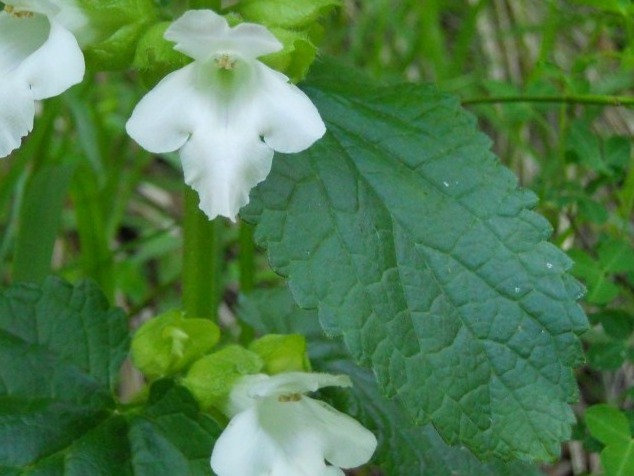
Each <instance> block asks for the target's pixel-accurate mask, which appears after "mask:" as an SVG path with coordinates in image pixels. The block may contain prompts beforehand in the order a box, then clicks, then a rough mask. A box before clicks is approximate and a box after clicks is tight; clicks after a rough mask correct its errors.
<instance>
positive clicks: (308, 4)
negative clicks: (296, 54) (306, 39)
mask: <svg viewBox="0 0 634 476" xmlns="http://www.w3.org/2000/svg"><path fill="white" fill-rule="evenodd" d="M340 4H341V2H340V1H339V0H242V1H240V2H239V3H238V4H237V5H236V11H237V12H238V13H240V15H242V17H243V18H244V19H245V20H246V21H250V22H254V23H260V24H262V25H265V26H267V27H281V28H287V29H306V28H308V27H310V26H311V25H312V24H313V23H315V22H316V21H317V20H319V18H320V17H321V16H323V15H325V14H326V13H328V12H329V11H330V10H332V9H333V8H334V7H337V6H339V5H340Z"/></svg>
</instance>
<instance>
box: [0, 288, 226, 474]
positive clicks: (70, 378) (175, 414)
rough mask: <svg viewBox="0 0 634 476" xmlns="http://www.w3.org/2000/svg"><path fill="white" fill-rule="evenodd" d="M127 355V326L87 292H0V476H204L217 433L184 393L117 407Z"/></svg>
mask: <svg viewBox="0 0 634 476" xmlns="http://www.w3.org/2000/svg"><path fill="white" fill-rule="evenodd" d="M127 351H128V330H127V319H126V317H125V315H124V314H123V312H121V311H120V310H115V309H110V308H109V306H108V303H107V302H106V300H105V298H104V297H103V295H102V294H101V292H100V291H99V290H98V289H97V287H96V286H95V285H94V284H91V283H88V282H84V283H81V284H78V285H77V286H75V287H73V286H71V285H69V284H67V283H64V282H62V281H59V280H56V279H52V278H50V279H47V280H46V281H45V282H44V284H43V286H42V287H38V286H35V285H15V286H12V287H10V288H9V289H7V290H6V291H4V292H3V293H0V474H2V475H23V474H24V475H26V474H29V475H47V476H57V475H104V476H112V475H117V476H119V475H121V476H125V475H132V474H135V475H148V476H149V475H152V476H163V475H164V476H171V475H173V474H189V475H210V474H211V469H210V467H209V455H210V453H211V448H212V445H213V442H214V441H215V438H216V437H217V435H218V433H219V430H218V427H217V425H216V424H215V423H214V422H213V421H212V420H211V419H209V417H207V416H204V415H202V414H201V413H200V412H199V409H198V405H197V403H196V401H195V400H194V399H193V397H192V396H191V395H190V394H189V393H188V392H187V391H186V390H185V389H183V388H180V387H176V386H174V385H173V384H172V383H171V382H168V381H160V382H157V383H156V384H155V385H154V386H153V387H152V389H151V392H150V398H149V400H148V402H147V403H146V404H145V405H143V406H140V407H137V408H131V409H125V408H120V407H119V406H118V404H117V402H116V400H115V396H114V392H115V390H116V384H117V376H118V373H119V369H120V367H121V364H122V362H123V359H124V358H125V356H126V355H127Z"/></svg>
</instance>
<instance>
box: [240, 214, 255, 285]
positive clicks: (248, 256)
mask: <svg viewBox="0 0 634 476" xmlns="http://www.w3.org/2000/svg"><path fill="white" fill-rule="evenodd" d="M254 283H255V243H254V241H253V226H252V225H249V224H248V223H245V222H241V223H240V292H241V293H245V294H246V293H248V292H249V291H252V290H253V286H254Z"/></svg>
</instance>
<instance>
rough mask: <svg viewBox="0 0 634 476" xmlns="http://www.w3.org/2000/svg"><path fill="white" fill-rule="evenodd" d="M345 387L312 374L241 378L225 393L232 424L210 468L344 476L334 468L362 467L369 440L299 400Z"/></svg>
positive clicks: (337, 379)
mask: <svg viewBox="0 0 634 476" xmlns="http://www.w3.org/2000/svg"><path fill="white" fill-rule="evenodd" d="M350 385H351V383H350V379H349V378H348V377H346V376H344V375H328V374H318V373H312V374H311V373H302V372H289V373H284V374H279V375H276V376H273V377H269V376H267V375H249V376H246V377H243V378H242V379H241V380H240V381H239V382H238V384H237V385H236V386H235V387H234V389H233V390H232V392H231V395H230V402H229V408H228V410H227V413H228V414H229V415H230V416H232V418H231V421H230V422H229V425H228V426H227V428H226V429H225V431H224V432H223V433H222V435H220V438H219V439H218V441H217V442H216V445H215V446H214V449H213V453H212V455H211V468H212V469H213V470H214V471H215V472H216V474H218V476H235V475H240V476H263V475H268V476H336V475H343V474H344V473H343V471H342V470H341V469H340V468H354V467H356V466H360V465H362V464H364V463H366V462H367V461H368V460H369V459H370V457H371V456H372V454H373V453H374V450H375V449H376V444H377V441H376V438H375V437H374V435H373V434H372V433H371V432H369V431H368V430H367V429H365V428H364V427H363V426H361V425H360V424H359V423H358V422H357V421H356V420H354V419H352V418H351V417H349V416H348V415H345V414H343V413H340V412H338V411H337V410H335V409H334V408H332V407H331V406H329V405H327V404H326V403H324V402H321V401H318V400H314V399H312V398H309V397H307V396H305V395H304V393H305V392H314V391H316V390H318V389H320V388H322V387H328V386H339V387H349V386H350ZM326 461H327V462H328V463H330V464H331V465H332V466H330V465H327V464H326Z"/></svg>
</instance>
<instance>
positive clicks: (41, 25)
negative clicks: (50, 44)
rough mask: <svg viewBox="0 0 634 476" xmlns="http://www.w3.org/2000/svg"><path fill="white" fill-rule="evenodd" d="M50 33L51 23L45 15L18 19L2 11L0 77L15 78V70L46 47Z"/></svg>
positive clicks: (0, 21) (0, 14) (0, 17)
mask: <svg viewBox="0 0 634 476" xmlns="http://www.w3.org/2000/svg"><path fill="white" fill-rule="evenodd" d="M49 32H50V23H49V21H48V19H47V18H46V17H45V16H43V15H34V16H33V17H31V18H16V17H13V16H11V15H9V14H8V13H6V12H1V11H0V77H3V76H6V75H9V74H12V75H13V76H15V75H14V73H13V72H14V71H15V69H16V68H18V67H19V66H20V64H21V63H22V62H23V61H24V60H26V58H28V57H29V55H31V54H33V53H34V52H35V51H37V50H38V49H39V48H41V47H42V45H44V43H45V42H46V40H47V38H48V36H49ZM3 82H4V80H3Z"/></svg>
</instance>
